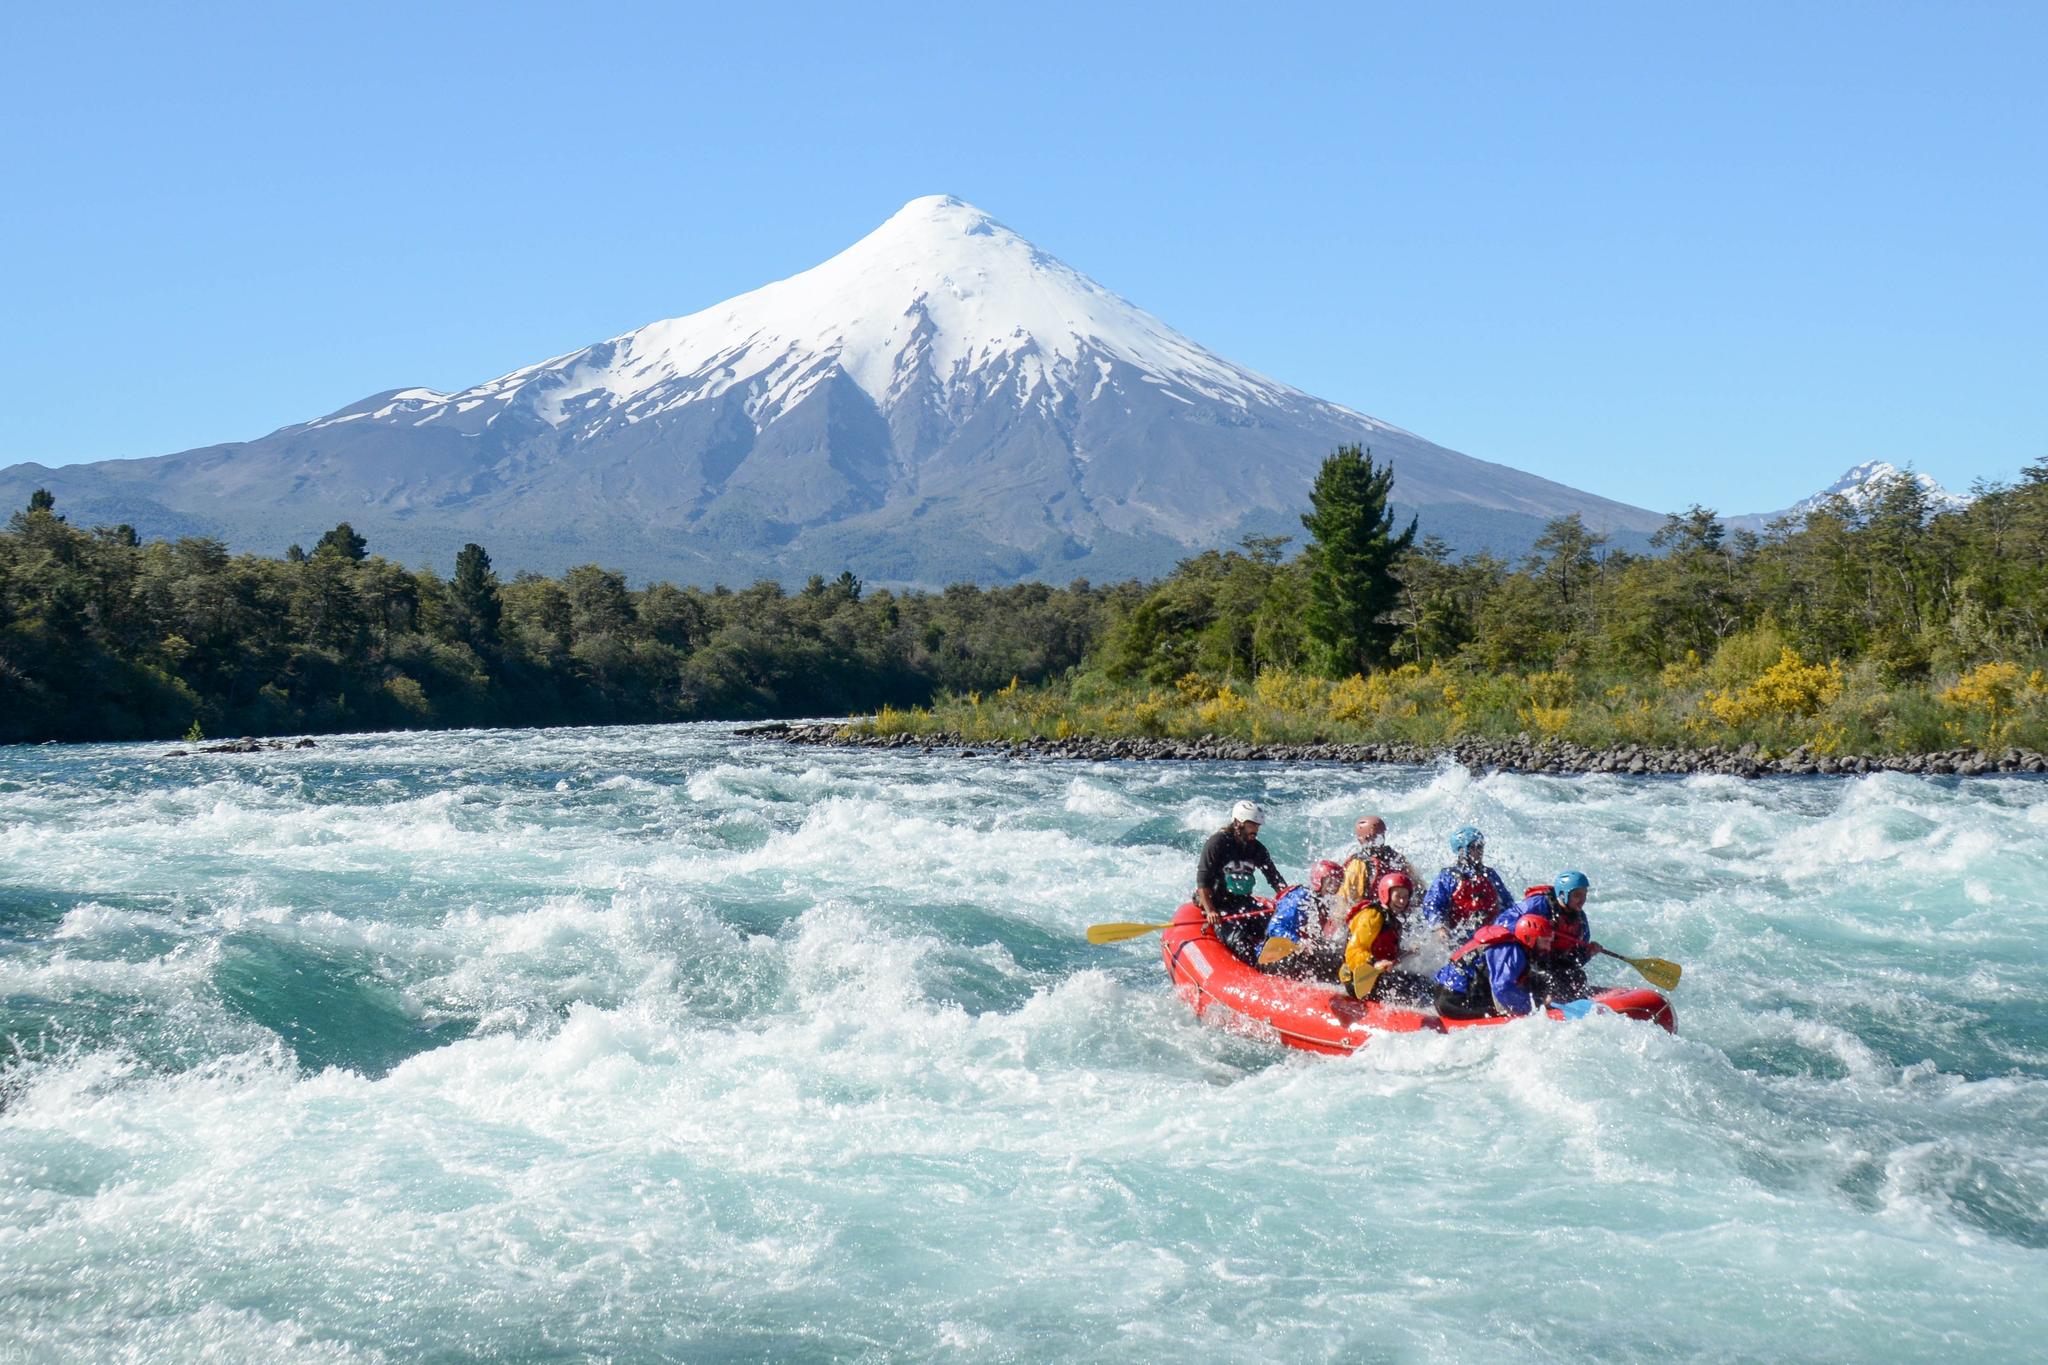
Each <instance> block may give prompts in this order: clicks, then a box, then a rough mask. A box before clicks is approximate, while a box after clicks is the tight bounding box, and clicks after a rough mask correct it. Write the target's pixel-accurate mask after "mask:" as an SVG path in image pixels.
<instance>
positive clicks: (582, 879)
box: [0, 726, 2048, 1360]
mask: <svg viewBox="0 0 2048 1365" xmlns="http://www.w3.org/2000/svg"><path fill="white" fill-rule="evenodd" d="M162 749H163V746H162V745H139V746H137V745H105V746H73V747H60V746H45V747H40V748H14V749H0V1033H4V1035H5V1042H4V1044H0V1067H4V1071H0V1359H11V1358H14V1357H15V1356H16V1355H19V1356H22V1357H25V1358H30V1359H80V1360H102V1359H108V1358H112V1357H115V1356H117V1355H120V1354H122V1353H127V1354H129V1355H131V1356H133V1357H135V1358H148V1359H156V1358H164V1359H182V1358H196V1357H200V1356H202V1355H206V1354H208V1353H212V1354H213V1355H214V1356H215V1357H217V1358H225V1359H272V1358H284V1357H290V1358H298V1359H319V1358H326V1357H332V1358H337V1359H356V1358H364V1359H379V1358H384V1359H392V1360H415V1359H461V1358H475V1357H485V1358H493V1359H506V1360H540V1359H564V1358H582V1357H583V1356H585V1355H595V1356H611V1357H615V1358H619V1359H648V1358H677V1359H687V1360H721V1359H734V1358H749V1359H752V1358H762V1357H770V1358H800V1359H823V1358H889V1359H960V1358H970V1359H989V1360H1009V1359H1017V1360H1045V1359H1067V1358H1092V1359H1132V1360H1150V1359H1157V1358H1160V1357H1163V1356H1168V1355H1181V1356H1188V1357H1193V1358H1201V1359H1244V1360H1252V1359H1259V1360H1267V1359H1289V1358H1342V1359H1347V1360H1348V1359H1357V1358H1361V1357H1362V1358H1368V1359H1387V1358H1394V1359H1413V1358H1451V1357H1458V1358H1471V1357H1473V1356H1475V1355H1478V1354H1481V1353H1484V1354H1486V1355H1489V1356H1492V1357H1496V1358H1505V1359H1569V1360H1585V1359H1602V1360H1633V1359H1641V1358H1643V1357H1645V1356H1688V1357H1695V1356H1703V1357H1709V1358H1716V1359H1773V1358H1786V1357H1798V1358H1803V1359H1842V1360H1852V1359H1871V1358H1901V1359H1912V1358H1934V1357H1946V1356H1950V1355H1953V1354H1955V1353H1957V1352H1966V1353H1969V1354H1970V1355H1972V1356H1973V1357H1974V1358H1985V1359H2020V1358H2027V1357H2032V1356H2037V1355H2038V1352H2039V1349H2040V1343H2041V1342H2042V1341H2043V1340H2044V1338H2048V1305H2044V1302H2043V1300H2044V1296H2043V1294H2042V1292H2041V1286H2042V1285H2044V1284H2048V948H2044V944H2043V935H2044V931H2048V893H2044V890H2043V888H2044V886H2048V856H2044V853H2043V843H2044V836H2048V784H2044V783H2043V782H2041V781H2040V780H2038V779H2026V778H2007V779H1981V778H1980V779H1920V778H1910V777H1904V776H1897V775H1883V776H1872V777H1864V778H1859V779H1839V780H1837V779H1820V780H1801V779H1783V780H1769V781H1761V782H1753V783H1744V782H1741V781H1739V780H1736V779H1731V778H1718V777H1702V778H1689V779H1683V780H1661V779H1648V780H1646V779H1641V778H1634V779H1631V778H1620V777H1577V778H1569V779H1566V778H1552V777H1542V776H1519V775H1491V776H1487V777H1484V778H1475V777H1471V776H1468V775H1467V774H1466V773H1465V772H1464V771H1463V770H1462V769H1456V768H1445V769H1439V770H1423V769H1397V768H1385V769H1362V770H1361V769H1340V768H1336V767H1331V766H1314V765H1302V766H1286V765H1261V764H1244V765H1220V764H1218V765H1192V764H1121V765H1120V764H1067V763H1053V762H1008V761H999V760H992V759H987V758H956V757H944V756H931V757H920V756H916V755H904V754H889V753H878V752H866V751H860V752H833V751H820V750H814V749H792V748H785V747H779V746H776V745H773V744H770V743H766V742H756V741H749V740H745V739H741V738H738V737H736V736H735V735H734V734H733V733H732V731H731V729H730V728H729V727H722V726H679V727H663V728H645V729H607V730H576V731H541V732H509V731H496V732H478V733H465V734H441V735H410V734H408V735H375V736H360V737H345V738H337V739H323V740H322V741H321V743H320V747H319V748H317V749H311V750H303V751H287V752H282V753H264V754H260V755H248V756H232V757H219V758H184V759H166V758H162V757H160V756H159V755H160V754H161V752H162ZM1241 795H1250V796H1253V797H1256V798H1257V799H1259V800H1261V801H1263V802H1265V803H1266V805H1267V807H1268V809H1269V811H1270V823H1269V824H1268V826H1267V828H1266V830H1265V838H1266V840H1267V842H1268V843H1269V844H1270V845H1271V846H1272V848H1273V850H1274V852H1275V854H1276V856H1277V857H1278V859H1279V861H1280V863H1281V865H1282V867H1283V870H1286V871H1289V872H1291V873H1296V874H1298V873H1299V871H1300V870H1301V869H1302V868H1303V867H1304V866H1305V864H1306V861H1307V860H1308V858H1309V857H1310V856H1311V855H1321V854H1323V853H1327V852H1331V851H1334V850H1335V849H1337V848H1339V847H1341V846H1342V845H1343V844H1344V843H1345V838H1344V836H1345V835H1346V834H1347V833H1348V831H1349V827H1350V825H1351V822H1352V821H1353V820H1354V819H1355V818H1356V817H1357V816H1358V815H1359V814H1361V813H1364V812H1366V811H1368V810H1370V811H1377V812H1379V813H1381V814H1383V815H1384V816H1385V817H1386V818H1387V821H1388V824H1389V826H1390V830H1391V834H1392V836H1393V838H1394V840H1395V842H1396V843H1397V844H1398V845H1400V846H1402V847H1404V848H1405V849H1407V850H1408V851H1409V852H1410V853H1411V854H1412V855H1413V856H1415V858H1416V861H1417V862H1418V863H1427V864H1430V865H1434V863H1435V862H1436V861H1437V858H1436V854H1437V850H1438V849H1439V848H1440V846H1441V843H1442V840H1443V838H1444V836H1445V835H1446V834H1447V833H1448V832H1449V831H1450V830H1451V829H1453V828H1455V827H1456V826H1458V825H1461V824H1465V823H1468V822H1469V823H1474V824H1477V825H1479V826H1481V827H1482V828H1483V829H1484V830H1485V831H1486V833H1487V836H1488V849H1489V854H1490V856H1491V857H1492V858H1493V859H1494V861H1496V862H1497V863H1499V864H1500V865H1501V866H1502V868H1503V870H1504V871H1505V872H1506V874H1507V876H1508V878H1509V880H1510V881H1511V883H1514V884H1516V885H1520V884H1522V883H1525V882H1531V881H1535V880H1547V879H1548V878H1549V877H1550V876H1551V875H1553V874H1554V873H1555V872H1556V871H1558V870H1559V869H1560V868H1561V867H1564V866H1567V865H1576V866H1580V867H1583V868H1584V869H1585V870H1586V871H1587V872H1588V873H1589V874H1590V875H1591V877H1592V879H1593V884H1594V895H1593V901H1592V905H1591V913H1592V918H1593V927H1594V930H1595V934H1596V936H1597V937H1598V938H1599V939H1600V940H1601V941H1603V942H1605V943H1607V944H1609V945H1611V946H1614V947H1616V948H1618V949H1620V950H1622V951H1626V952H1634V953H1638V954H1650V955H1655V956H1659V957H1665V958H1671V959H1674V960H1677V961H1679V962H1682V963H1684V964H1685V969H1686V975H1685V981H1684V984H1683V985H1682V986H1681V987H1680V989H1679V990H1678V991H1677V992H1676V994H1675V996H1674V1000H1675V1003H1676V1004H1677V1006H1678V1018H1679V1034H1678V1036H1676V1037H1672V1036H1669V1035H1666V1034H1665V1033H1663V1032H1662V1031H1661V1030H1658V1029H1655V1028H1651V1027H1647V1026H1643V1025H1637V1024H1632V1023H1629V1022H1626V1021H1622V1020H1617V1019H1594V1020H1590V1021H1586V1022H1582V1023H1571V1024H1561V1023H1551V1022H1532V1023H1528V1024H1523V1025H1517V1026H1514V1027H1509V1028H1501V1029H1490V1030H1468V1031H1465V1032H1461V1033H1457V1034H1453V1035H1450V1036H1429V1035H1407V1036H1400V1037H1388V1038H1384V1039H1380V1040H1377V1041H1376V1042H1375V1043H1374V1044H1373V1045H1372V1046H1370V1047H1368V1048H1367V1049H1365V1050H1364V1051H1363V1052H1362V1053H1360V1054H1359V1055H1357V1056H1355V1057H1351V1058H1347V1059H1321V1058H1310V1057H1305V1056H1301V1055H1297V1054H1290V1053H1284V1052H1283V1051H1281V1050H1279V1049H1277V1048H1276V1047H1274V1046H1272V1045H1270V1044H1268V1043H1264V1042H1261V1041H1258V1040H1255V1039H1251V1038H1246V1037H1239V1036H1234V1035H1232V1034H1230V1033H1227V1032H1224V1031H1221V1030H1218V1029H1215V1028H1211V1027H1207V1026H1205V1025H1202V1024H1199V1023H1197V1022H1196V1021H1195V1020H1194V1018H1193V1017H1192V1015H1191V1014H1190V1012H1189V1011H1188V1009H1187V1008H1186V1006H1185V1005H1183V1004H1182V1003H1181V1002H1180V1001H1179V1000H1178V999H1177V998H1176V997H1175V996H1174V995H1173V994H1172V993H1171V991H1170V990H1169V989H1168V987H1167V985H1166V982H1165V977H1164V975H1163V973H1162V971H1161V969H1160V964H1159V960H1158V956H1157V944H1156V940H1153V939H1141V940H1138V941H1137V942H1135V943H1131V944H1125V945H1119V946H1115V947H1107V948H1097V947H1091V946H1089V945H1088V944H1087V943H1086V942H1085V941H1084V940H1083V938H1082V931H1083V930H1084V929H1085V927H1086V926H1087V925H1088V924H1090V923H1093V922H1096V921H1102V920H1156V919H1163V918H1164V917H1165V916H1166V915H1167V914H1168V913H1170V911H1171V910H1172V908H1173V907H1174V906H1175V905H1176V904H1178V903H1179V902H1180V901H1181V900H1182V899H1183V898H1184V896H1185V893H1186V891H1187V888H1188V885H1189V882H1190V878H1191V870H1192V866H1193V861H1194V856H1195V851H1196V849H1197V848H1198V847H1199V844H1200V841H1201V839H1202V837H1203V836H1204V835H1205V834H1207V833H1208V832H1209V831H1210V830H1211V829H1213V828H1214V827H1216V826H1217V825H1218V824H1219V823H1220V822H1221V820H1222V817H1223V813H1224V811H1225V810H1226V808H1227V806H1228V804H1229V803H1230V801H1231V800H1232V799H1234V798H1236V797H1238V796H1241ZM1610 965H1612V966H1613V967H1614V968H1615V974H1613V975H1612V976H1611V979H1613V980H1615V981H1621V980H1625V979H1627V977H1628V973H1627V969H1626V968H1624V967H1620V965H1619V964H1610ZM1603 979H1606V978H1603Z"/></svg>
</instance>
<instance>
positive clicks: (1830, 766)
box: [739, 721, 2048, 777]
mask: <svg viewBox="0 0 2048 1365" xmlns="http://www.w3.org/2000/svg"><path fill="white" fill-rule="evenodd" d="M739 733H740V734H742V735H745V736H749V737H752V738H756V739H773V740H780V741H782V742H784V743H789V744H815V745H825V746H830V747H836V748H861V749H908V750H912V751H913V752H918V753H936V752H945V753H949V754H955V755H959V756H962V757H977V756H979V757H988V758H1026V759H1033V758H1065V759H1084V760H1089V761H1093V762H1102V761H1112V760H1137V761H1145V760H1151V761H1163V762H1203V761H1209V762H1227V763H1244V762H1259V761H1271V762H1281V763H1418V764H1435V763H1438V762H1441V761H1442V760H1444V759H1446V758H1448V759H1451V760H1452V761H1454V762H1457V763H1462V764H1463V765H1464V766H1465V767H1467V768H1470V769H1471V770H1472V771H1474V772H1486V771H1489V770H1500V771H1505V772H1521V773H1630V774H1644V775H1648V774H1666V775H1684V774H1691V773H1723V774H1726V775H1728V776H1730V777H1809V776H1816V775H1837V776H1839V775H1854V774H1858V773H1874V772H1894V773H1920V774H1926V775H1955V776H1964V777H1975V776H1980V775H1984V774H1990V773H2048V754H2040V753H2035V752H2033V751H2032V750H2027V749H2006V750H2004V751H2003V752H1999V753H1987V752H1984V751H1982V750H1977V749H1949V750H1944V751H1942V752H1940V753H1928V754H1822V753H1815V752H1813V751H1811V750H1809V749H1806V748H1803V747H1802V748H1798V749H1794V750H1792V751H1791V752H1789V753H1785V754H1767V753H1764V752H1762V751H1760V750H1759V749H1758V748H1757V746H1755V745H1753V744H1745V745H1743V746H1742V747H1741V748H1739V749H1724V748H1714V747H1709V748H1704V749H1659V748H1652V747H1650V746H1647V745H1640V744H1622V745H1616V746H1614V747H1612V748H1604V749H1590V748H1587V747H1585V746H1584V745H1580V744H1573V743H1570V742H1568V741H1564V740H1538V739H1530V738H1528V737H1526V736H1518V737H1517V738H1514V739H1470V740H1461V741H1459V742H1458V743H1456V744H1452V745H1449V746H1445V747H1434V746H1430V745H1424V744H1404V743H1401V742H1399V741H1389V742H1386V743H1377V744H1255V743H1252V742H1251V741H1249V740H1236V739H1217V738H1214V737H1206V738H1203V739H1145V738H1132V739H1088V738H1082V737H1078V736H1077V737H1074V738H1070V739H1030V740H1014V741H1013V740H999V741H993V742H985V743H975V742H970V741H968V740H967V739H965V738H963V737H962V736H960V735H956V734H944V733H941V734H931V735H908V734H889V735H876V734H863V733H861V732H858V731H853V730H848V729H847V728H846V727H844V726H842V725H837V724H831V723H826V724H796V723H790V722H782V721H778V722H774V723H772V724H768V725H755V726H750V727H748V728H746V729H744V730H741V731H740V732H739Z"/></svg>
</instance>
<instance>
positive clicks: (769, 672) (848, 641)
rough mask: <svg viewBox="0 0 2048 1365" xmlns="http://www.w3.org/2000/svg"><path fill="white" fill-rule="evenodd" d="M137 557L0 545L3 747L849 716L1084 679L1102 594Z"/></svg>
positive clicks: (129, 539) (126, 546) (41, 504)
mask: <svg viewBox="0 0 2048 1365" xmlns="http://www.w3.org/2000/svg"><path fill="white" fill-rule="evenodd" d="M369 549H370V547H369V546H367V545H366V544H365V543H364V540H363V538H362V537H361V536H359V535H357V534H356V533H355V532H354V531H353V530H352V529H350V528H349V527H348V526H347V525H346V524H343V525H341V526H337V527H335V528H334V529H333V530H331V531H329V532H327V533H326V534H325V535H324V536H322V537H320V539H319V541H318V542H317V543H316V544H315V545H314V547H313V550H312V552H311V553H310V554H308V553H305V552H304V551H302V550H301V549H300V548H299V547H298V546H293V547H292V548H291V549H290V550H289V551H288V552H287V553H286V554H285V556H284V557H283V558H282V559H272V558H265V557H262V556H257V555H246V554H245V555H232V554H229V553H228V551H227V549H226V547H224V546H223V545H222V544H221V543H220V542H218V541H215V540H207V539H184V540H178V541H172V542H151V543H149V544H142V543H140V542H139V541H138V539H137V537H136V535H135V533H134V532H133V530H131V529H130V528H128V527H125V526H116V527H95V528H93V529H91V530H82V529H80V528H77V527H74V526H72V525H70V524H68V523H67V522H66V521H65V520H64V518H63V516H62V509H61V508H57V507H54V506H53V505H52V504H51V501H50V499H49V497H48V496H47V495H46V494H39V495H38V496H37V497H36V498H35V499H33V500H32V502H31V504H30V506H29V508H28V509H27V510H26V511H23V512H20V513H17V514H15V515H14V516H13V517H12V519H11V520H10V521H9V523H8V525H7V529H6V531H5V532H4V533H0V741H9V742H19V741H23V740H40V739H74V740H83V739H132V738H143V737H166V736H169V737H176V736H180V735H186V734H188V733H190V730H191V727H192V726H194V725H195V724H196V725H197V726H198V727H199V730H200V732H202V733H204V734H206V735H210V736H235V735H264V734H280V733H297V732H302V731H313V732H332V731H345V730H371V729H397V728H407V727H411V728H429V727H449V726H482V725H584V724H609V723H615V722H632V721H668V720H693V719H706V718H714V717H749V716H793V715H844V714H846V713H848V712H852V711H863V710H872V709H873V708H875V707H876V706H878V705H881V704H883V703H894V704H896V705H899V706H902V705H910V704H913V703H917V702H922V701H926V700H929V699H930V698H931V697H932V696H933V695H935V694H936V693H938V692H942V691H948V690H952V691H964V690H971V689H975V688H986V687H993V686H996V685H999V684H1001V683H1003V682H1006V681H1008V680H1009V679H1010V678H1012V677H1022V678H1032V679H1036V678H1044V677H1050V676H1055V675H1058V674H1060V673H1063V672H1064V671H1065V670H1067V669H1069V668H1071V667H1073V666H1075V665H1076V664H1078V663H1079V662H1080V661H1081V659H1082V657H1083V655H1084V654H1085V652H1086V650H1087V648H1088V646H1089V645H1090V644H1091V642H1093V641H1094V640H1095V639H1096V638H1098V636H1099V635H1100V633H1101V630H1102V627H1103V623H1104V621H1105V620H1106V619H1107V618H1108V617H1109V616H1111V615H1113V614H1114V612H1115V611H1116V609H1117V603H1118V601H1119V593H1121V594H1122V595H1123V596H1125V597H1128V596H1133V595H1135V590H1134V589H1122V590H1102V589H1097V588H1093V587H1090V586H1088V585H1086V584H1078V583H1077V584H1075V585H1074V586H1072V587H1070V588H1066V589H1063V590H1054V589H1051V588H1047V587H1044V586H1041V585H1036V584H1027V585H1023V586H1020V587H1012V588H999V589H993V590H987V591H984V590H982V589H979V588H973V587H956V588H948V589H947V590H946V591H944V592H940V593H904V594H897V593H891V592H886V591H878V592H872V593H869V592H863V591H862V588H861V584H860V583H859V582H857V581H856V580H855V579H854V578H853V577H852V576H851V575H842V576H841V577H840V578H839V579H838V580H837V581H833V582H827V581H822V580H819V579H813V580H811V582H810V583H808V584H807V585H805V586H804V587H803V588H802V589H801V590H798V591H796V592H786V591H784V589H783V588H781V587H780V586H779V585H777V584H774V583H757V584H755V585H754V586H753V587H750V588H745V589H742V590H739V591H730V590H727V589H725V588H718V589H715V590H712V591H708V592H707V591H701V590H697V589H690V588H676V587H673V586H671V585H669V584H666V583H657V584H654V585H652V586H650V587H646V588H641V589H633V588H630V587H629V586H628V585H627V583H626V581H625V580H624V578H622V577H621V576H620V575H619V574H616V573H612V572H609V571H607V570H605V569H602V568H599V567H598V566H596V565H586V566H584V567H581V568H574V569H571V570H569V571H568V572H567V573H565V574H563V575H562V576H561V577H559V578H544V577H540V576H538V575H533V574H520V575H518V576H516V577H514V578H512V579H511V580H510V581H509V582H501V581H499V577H498V575H497V574H496V573H494V572H493V571H492V569H491V565H490V559H489V557H488V555H487V554H486V553H485V551H484V550H482V549H481V548H479V547H477V546H474V545H472V546H469V547H467V548H465V549H464V550H463V552H462V554H461V555H460V556H459V557H458V558H457V561H456V563H455V564H454V565H453V569H454V573H453V575H452V576H451V577H448V578H443V577H441V576H440V575H439V574H437V573H435V572H433V571H431V570H427V569H408V568H404V567H402V566H401V565H398V564H393V563H391V562H389V561H388V560H385V559H382V558H380V557H378V556H376V555H374V554H371V553H369Z"/></svg>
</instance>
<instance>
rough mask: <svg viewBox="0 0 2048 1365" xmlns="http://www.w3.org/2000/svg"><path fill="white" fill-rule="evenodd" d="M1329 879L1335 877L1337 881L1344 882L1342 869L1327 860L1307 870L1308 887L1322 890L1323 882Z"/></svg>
mask: <svg viewBox="0 0 2048 1365" xmlns="http://www.w3.org/2000/svg"><path fill="white" fill-rule="evenodd" d="M1330 877H1335V878H1336V879H1337V880H1338V881H1342V880H1344V869H1343V868H1341V867H1339V866H1337V864H1335V863H1333V862H1331V861H1330V860H1329V859H1328V858H1325V859H1323V860H1322V861H1321V862H1318V863H1314V864H1312V865H1310V867H1309V870H1308V884H1309V886H1310V887H1312V888H1314V889H1315V890H1318V891H1320V890H1322V886H1323V882H1324V881H1325V880H1326V879H1327V878H1330Z"/></svg>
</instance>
